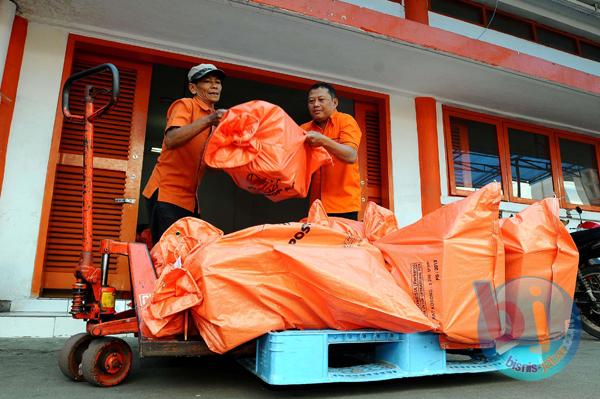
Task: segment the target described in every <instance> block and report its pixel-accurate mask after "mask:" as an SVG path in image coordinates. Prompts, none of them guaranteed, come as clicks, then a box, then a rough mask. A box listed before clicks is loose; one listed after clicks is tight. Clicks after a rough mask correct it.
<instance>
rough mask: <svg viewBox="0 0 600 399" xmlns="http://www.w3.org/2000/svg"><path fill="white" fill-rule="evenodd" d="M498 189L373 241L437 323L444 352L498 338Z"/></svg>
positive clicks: (500, 263)
mask: <svg viewBox="0 0 600 399" xmlns="http://www.w3.org/2000/svg"><path fill="white" fill-rule="evenodd" d="M499 204H500V185H499V184H498V183H492V184H489V185H487V186H485V187H484V188H482V189H481V190H479V191H477V192H475V193H473V194H471V195H470V196H469V197H467V198H465V199H463V200H460V201H457V202H454V203H451V204H449V205H446V206H444V207H442V208H440V209H437V210H435V211H434V212H431V213H430V214H428V215H426V216H424V217H423V218H422V219H420V220H419V221H417V222H416V223H414V224H412V225H410V226H407V227H404V228H402V229H400V230H397V231H394V232H392V233H390V234H388V235H386V236H384V237H383V238H381V239H379V240H377V241H375V242H374V245H375V246H377V247H378V248H379V249H381V251H382V252H383V253H384V256H385V257H386V260H387V261H388V262H389V264H390V267H391V269H392V275H393V276H394V278H395V280H396V282H397V283H398V285H399V286H400V287H401V288H402V289H403V290H405V291H406V292H407V293H410V295H411V296H412V298H413V300H414V301H415V303H416V304H417V306H418V307H419V308H420V309H421V310H422V311H423V312H424V313H425V315H426V316H427V317H428V318H429V319H430V320H431V321H432V322H437V323H439V325H440V327H439V330H438V331H439V332H440V333H442V334H443V335H442V337H441V341H442V343H443V345H444V346H445V347H477V346H481V345H482V344H489V343H491V342H492V341H493V340H494V339H495V338H497V337H499V336H501V335H502V334H503V323H502V320H501V319H500V315H499V312H498V307H497V298H496V287H498V286H500V285H501V284H503V282H504V249H503V245H502V241H501V239H500V232H499V223H498V206H499Z"/></svg>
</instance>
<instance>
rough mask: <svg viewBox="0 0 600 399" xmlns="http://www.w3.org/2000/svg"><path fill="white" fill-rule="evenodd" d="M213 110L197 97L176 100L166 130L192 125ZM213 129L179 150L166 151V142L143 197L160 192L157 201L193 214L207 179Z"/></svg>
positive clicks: (197, 136)
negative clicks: (204, 157) (204, 155)
mask: <svg viewBox="0 0 600 399" xmlns="http://www.w3.org/2000/svg"><path fill="white" fill-rule="evenodd" d="M213 111H214V110H213V107H211V106H209V105H208V104H206V103H204V102H203V101H202V100H200V99H199V98H197V97H194V98H182V99H179V100H177V101H175V102H174V103H173V104H171V106H170V107H169V110H168V111H167V127H166V128H165V132H166V131H167V130H168V129H169V128H172V127H181V126H185V125H189V124H190V123H192V122H194V121H195V120H196V119H198V118H201V117H203V116H206V115H209V114H211V113H212V112H213ZM209 133H210V128H206V129H204V130H203V131H202V132H200V133H199V134H198V135H196V136H195V137H194V138H193V139H191V140H190V141H188V142H187V143H185V144H184V145H182V146H179V147H177V148H171V149H169V148H167V147H166V145H165V142H164V141H163V145H162V151H161V153H160V156H159V157H158V163H157V164H156V166H154V170H153V171H152V175H151V176H150V179H149V180H148V183H147V184H146V188H144V191H143V193H142V194H143V195H144V197H146V198H150V197H152V195H153V194H154V192H155V191H156V190H157V189H158V201H161V202H168V203H170V204H174V205H177V206H180V207H182V208H185V209H187V210H188V211H190V212H194V210H195V209H196V192H197V190H198V186H199V185H200V182H201V180H202V177H203V176H204V172H205V168H206V167H205V165H204V163H203V162H202V153H203V152H204V146H205V144H206V139H207V138H208V135H209Z"/></svg>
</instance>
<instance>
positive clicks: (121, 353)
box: [81, 337, 132, 387]
mask: <svg viewBox="0 0 600 399" xmlns="http://www.w3.org/2000/svg"><path fill="white" fill-rule="evenodd" d="M131 362H132V355H131V348H130V347H129V345H128V344H127V342H125V341H123V340H122V339H120V338H114V337H103V338H98V339H95V340H94V341H92V342H91V343H90V345H89V346H88V348H87V349H86V351H85V352H84V353H83V358H82V359H81V372H82V374H83V377H84V378H85V380H86V381H87V382H89V383H90V384H92V385H97V386H99V387H111V386H114V385H118V384H120V383H121V382H123V380H124V379H125V378H127V375H129V371H130V370H131Z"/></svg>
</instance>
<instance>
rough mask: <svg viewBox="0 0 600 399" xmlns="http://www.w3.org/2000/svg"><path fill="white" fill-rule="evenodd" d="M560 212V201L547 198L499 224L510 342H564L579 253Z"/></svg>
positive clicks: (505, 305) (505, 306)
mask: <svg viewBox="0 0 600 399" xmlns="http://www.w3.org/2000/svg"><path fill="white" fill-rule="evenodd" d="M559 210H560V208H559V204H558V199H557V198H547V199H545V200H543V201H539V202H536V203H535V204H533V205H531V206H529V207H527V208H526V209H525V210H523V211H522V212H520V213H518V214H517V215H515V216H514V217H511V218H507V219H502V220H501V232H502V239H503V241H504V249H505V253H506V286H505V290H504V293H505V300H506V303H505V304H504V308H505V312H506V314H507V321H508V323H507V334H508V337H510V338H512V339H522V340H539V341H542V342H543V341H547V340H548V339H551V338H556V337H560V336H562V335H563V334H564V333H565V332H566V328H567V327H568V323H569V320H570V316H571V305H572V299H573V292H574V290H575V281H576V278H577V267H578V262H579V253H578V251H577V246H576V245H575V243H574V242H573V239H572V238H571V235H570V234H569V232H568V230H567V229H566V227H565V226H564V225H563V224H562V222H561V221H560V218H559ZM550 283H552V284H550ZM501 305H502V304H501ZM540 305H541V308H540Z"/></svg>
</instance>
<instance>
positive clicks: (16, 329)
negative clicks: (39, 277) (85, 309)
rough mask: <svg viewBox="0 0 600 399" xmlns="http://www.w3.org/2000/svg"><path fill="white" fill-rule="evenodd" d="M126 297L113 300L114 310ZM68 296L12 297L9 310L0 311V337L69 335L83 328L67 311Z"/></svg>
mask: <svg viewBox="0 0 600 399" xmlns="http://www.w3.org/2000/svg"><path fill="white" fill-rule="evenodd" d="M129 302H130V300H117V303H116V309H117V311H118V312H120V311H123V310H125V309H126V308H127V304H128V303H129ZM70 306H71V302H70V300H68V299H47V298H43V299H35V298H28V299H22V300H13V301H11V304H10V311H9V312H0V338H18V337H35V338H52V337H70V336H71V335H73V334H78V333H81V332H85V322H84V321H83V320H76V319H73V318H72V317H71V315H70V314H69V308H70Z"/></svg>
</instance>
